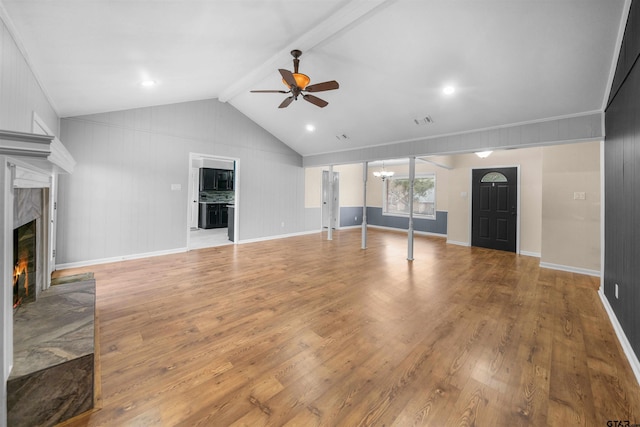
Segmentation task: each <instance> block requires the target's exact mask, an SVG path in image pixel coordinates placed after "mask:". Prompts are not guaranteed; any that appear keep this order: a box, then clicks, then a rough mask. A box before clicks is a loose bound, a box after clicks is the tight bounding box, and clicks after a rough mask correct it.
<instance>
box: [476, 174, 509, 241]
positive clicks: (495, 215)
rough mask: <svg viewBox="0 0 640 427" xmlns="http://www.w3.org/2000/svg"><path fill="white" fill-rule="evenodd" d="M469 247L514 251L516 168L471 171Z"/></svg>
mask: <svg viewBox="0 0 640 427" xmlns="http://www.w3.org/2000/svg"><path fill="white" fill-rule="evenodd" d="M472 178H473V186H472V191H473V193H472V196H471V197H472V219H471V245H472V246H480V247H483V248H490V249H499V250H502V251H510V252H515V251H516V220H517V218H518V194H517V192H518V190H517V189H518V186H517V181H518V169H517V168H494V169H474V170H473V173H472Z"/></svg>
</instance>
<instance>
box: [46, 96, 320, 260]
mask: <svg viewBox="0 0 640 427" xmlns="http://www.w3.org/2000/svg"><path fill="white" fill-rule="evenodd" d="M61 131H62V139H63V141H64V143H65V146H66V147H67V149H68V150H69V152H70V153H71V155H72V156H73V157H74V158H75V160H76V161H77V165H76V169H75V171H74V173H73V175H69V176H62V177H61V179H60V187H59V194H58V241H57V262H58V263H59V264H63V265H64V264H67V265H69V264H78V263H85V264H86V263H91V262H98V261H102V260H110V259H114V258H115V259H118V258H121V257H133V256H139V255H143V254H154V253H162V252H172V251H178V250H184V248H186V239H187V230H188V224H187V212H188V203H189V189H188V178H189V173H190V164H189V153H190V152H193V153H198V154H205V155H212V156H221V157H226V158H237V159H239V161H238V165H237V166H238V176H237V182H236V184H237V188H236V190H237V191H238V194H239V195H240V198H239V199H238V201H237V209H238V211H239V227H238V228H239V231H240V236H239V240H240V241H242V240H250V239H258V238H263V237H269V236H277V235H285V234H293V233H298V232H304V231H306V230H307V228H306V227H305V220H304V218H305V214H304V170H303V169H302V167H301V165H302V158H301V157H300V155H298V154H297V153H295V152H294V151H293V150H291V149H290V148H289V147H287V146H286V145H284V144H283V143H281V142H280V141H279V140H277V139H276V138H275V137H274V136H272V135H271V134H269V133H268V132H266V131H265V130H264V129H262V128H261V127H259V126H258V125H256V124H255V123H254V122H252V121H251V120H249V119H248V118H247V117H246V116H244V115H242V114H241V113H239V112H238V111H237V110H236V109H235V108H233V107H232V106H231V105H229V104H223V103H220V102H218V101H217V100H215V99H210V100H202V101H194V102H185V103H180V104H171V105H164V106H157V107H147V108H138V109H132V110H126V111H117V112H111V113H103V114H95V115H89V116H81V117H72V118H65V119H63V120H62V121H61ZM172 184H178V185H180V186H181V189H180V190H178V191H172V190H171V186H172ZM283 223H284V226H282V224H283Z"/></svg>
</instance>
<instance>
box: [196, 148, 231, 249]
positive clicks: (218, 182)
mask: <svg viewBox="0 0 640 427" xmlns="http://www.w3.org/2000/svg"><path fill="white" fill-rule="evenodd" d="M238 177H239V160H238V159H236V158H231V157H221V156H214V155H208V154H198V153H189V198H188V214H187V250H193V249H202V248H210V247H214V246H222V245H231V244H233V243H235V242H237V241H238V236H239V233H238V212H239V211H238V209H237V207H238V201H239V191H238V185H237V182H238Z"/></svg>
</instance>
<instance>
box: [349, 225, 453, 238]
mask: <svg viewBox="0 0 640 427" xmlns="http://www.w3.org/2000/svg"><path fill="white" fill-rule="evenodd" d="M358 228H362V226H361V225H359V226H358ZM367 228H377V229H379V230H388V231H396V232H398V233H407V232H408V231H409V230H406V229H404V228H396V227H386V226H384V225H371V224H367ZM413 234H417V235H419V236H432V237H447V235H446V234H440V233H431V232H429V231H418V230H413Z"/></svg>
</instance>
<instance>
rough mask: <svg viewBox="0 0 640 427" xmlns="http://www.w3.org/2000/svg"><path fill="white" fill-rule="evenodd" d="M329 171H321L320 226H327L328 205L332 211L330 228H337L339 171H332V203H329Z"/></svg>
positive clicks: (338, 222) (338, 220) (338, 215)
mask: <svg viewBox="0 0 640 427" xmlns="http://www.w3.org/2000/svg"><path fill="white" fill-rule="evenodd" d="M329 185H330V183H329V171H322V228H329V206H331V208H332V212H333V222H332V226H331V228H333V229H336V228H338V224H340V173H339V172H334V173H333V179H332V180H331V185H333V203H329Z"/></svg>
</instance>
